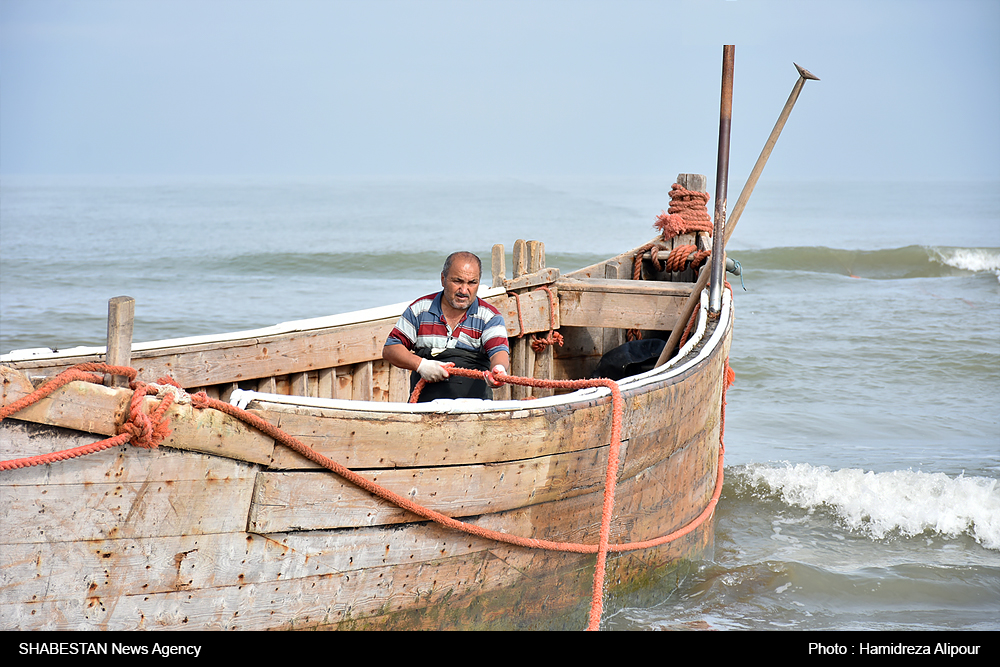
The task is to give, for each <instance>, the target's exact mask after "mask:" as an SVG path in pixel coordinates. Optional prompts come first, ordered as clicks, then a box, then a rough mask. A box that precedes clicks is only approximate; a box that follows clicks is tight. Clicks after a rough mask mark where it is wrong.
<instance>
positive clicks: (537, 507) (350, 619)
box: [0, 177, 733, 630]
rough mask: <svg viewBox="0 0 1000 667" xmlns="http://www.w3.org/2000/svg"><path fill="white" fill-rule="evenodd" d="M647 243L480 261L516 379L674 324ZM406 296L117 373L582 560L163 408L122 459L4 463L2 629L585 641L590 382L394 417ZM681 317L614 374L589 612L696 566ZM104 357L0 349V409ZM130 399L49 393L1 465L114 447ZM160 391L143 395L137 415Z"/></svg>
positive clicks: (717, 375)
mask: <svg viewBox="0 0 1000 667" xmlns="http://www.w3.org/2000/svg"><path fill="white" fill-rule="evenodd" d="M702 178H703V177H702ZM696 237H697V238H696ZM706 239H707V235H705V234H703V233H699V234H689V235H687V236H686V237H680V238H677V239H675V240H673V243H674V244H675V245H679V244H684V243H690V242H695V243H700V244H701V245H702V246H703V245H704V244H705V242H706ZM648 248H649V244H646V246H643V247H641V248H637V249H633V250H631V251H629V252H625V253H623V254H621V255H618V256H616V257H613V258H610V259H608V260H606V261H604V262H601V263H599V264H595V265H593V266H589V267H586V268H582V269H579V270H576V271H573V272H571V273H568V274H566V275H561V274H560V272H559V271H558V270H557V269H554V268H548V267H546V266H545V260H544V247H543V246H542V244H540V243H535V242H529V243H525V242H523V241H518V242H517V243H515V246H514V252H513V262H514V272H513V273H514V275H513V276H512V277H511V278H507V277H506V276H505V275H504V274H505V270H504V264H505V257H506V255H505V253H504V250H503V248H502V246H496V247H494V255H493V258H492V259H493V268H494V279H493V287H491V288H483V289H481V290H480V296H481V297H483V298H485V299H486V300H487V301H489V302H490V303H492V304H494V305H495V306H496V307H497V308H498V309H500V311H501V312H502V313H503V314H504V316H505V320H506V322H507V328H508V333H509V335H510V340H511V343H512V346H511V347H512V368H511V373H512V375H515V376H521V377H526V378H542V379H551V380H556V381H568V380H573V379H581V378H589V377H590V376H591V374H592V373H593V372H594V370H595V368H596V367H597V364H598V362H599V360H600V358H601V357H602V355H604V353H605V352H607V351H609V350H611V349H613V348H616V347H618V346H620V345H622V344H623V343H624V342H625V340H626V337H627V334H626V332H627V331H628V330H631V329H640V330H643V332H644V334H645V337H647V338H648V337H653V336H661V337H663V336H664V335H665V334H666V333H669V332H671V331H672V330H674V329H677V328H678V327H684V326H685V325H686V324H687V322H688V320H687V318H683V319H682V310H683V307H684V305H685V303H686V302H687V301H688V298H689V296H690V295H691V293H692V290H693V287H694V283H693V278H694V273H693V272H692V271H691V270H687V273H684V274H678V273H674V274H670V273H667V272H666V271H664V270H657V268H656V267H655V266H654V264H653V260H652V258H650V257H649V253H648V252H646V251H647V250H648ZM637 256H638V257H639V266H640V275H639V276H638V277H639V278H640V279H639V280H636V279H634V276H633V272H634V268H635V266H636V257H637ZM671 278H677V279H678V280H671ZM541 288H546V289H545V290H543V289H541ZM699 291H700V290H699ZM550 295H551V298H550ZM696 296H697V295H696ZM701 297H702V298H707V292H706V294H704V295H701ZM404 305H405V304H398V305H396V306H389V307H386V308H380V309H374V310H369V311H361V312H356V313H349V314H346V315H340V316H334V317H330V318H321V319H318V320H307V321H300V322H294V323H289V324H286V325H279V326H276V327H271V328H269V329H262V330H256V331H250V332H242V333H238V334H232V335H228V336H218V337H199V338H191V339H180V340H170V341H158V342H154V343H147V344H137V345H135V346H134V348H133V349H132V350H131V366H132V367H133V368H135V369H136V370H137V371H138V376H139V379H140V380H145V381H146V382H154V381H155V380H156V379H157V378H160V377H161V376H169V377H170V378H173V380H175V381H176V382H177V383H178V384H179V385H180V386H181V387H183V388H184V389H185V390H186V391H187V392H188V394H189V395H190V394H194V393H195V392H205V396H208V397H212V398H214V399H217V400H219V401H220V402H227V403H230V404H236V405H238V406H239V407H240V408H245V410H246V412H247V413H249V414H252V415H256V416H258V417H260V418H263V419H264V420H266V421H267V422H269V423H270V424H272V425H274V426H275V427H277V428H278V429H280V430H281V431H282V432H283V433H286V434H289V435H290V436H292V437H293V438H295V439H297V440H298V441H299V442H301V443H303V444H304V445H306V446H308V447H309V448H312V449H313V450H315V451H317V452H320V453H321V454H323V455H325V456H327V457H329V458H330V459H333V460H335V461H337V462H339V463H340V464H342V465H343V466H345V467H346V468H349V469H350V470H351V471H354V472H355V473H357V474H358V475H359V476H361V477H364V478H365V479H367V480H371V482H374V483H375V484H377V485H379V486H380V487H382V488H385V489H388V490H390V491H392V492H394V493H396V494H398V495H399V496H401V497H404V498H407V499H410V500H411V501H412V502H415V503H417V504H419V505H421V506H423V507H426V508H428V509H429V510H432V511H433V512H437V513H440V514H441V515H443V516H446V517H451V518H454V519H458V520H459V521H461V522H463V523H464V524H466V525H469V526H474V527H476V528H477V529H480V530H492V531H497V532H498V533H503V534H505V535H509V536H518V537H522V538H530V539H534V540H540V541H544V542H542V543H543V544H546V543H570V544H576V545H587V546H588V548H590V552H589V553H578V552H573V551H557V550H555V551H554V550H550V549H546V548H533V547H526V546H520V545H517V544H510V543H506V542H503V541H498V540H495V539H492V538H489V537H484V536H483V535H482V534H469V533H466V532H462V531H461V530H456V529H454V528H453V527H450V526H447V525H442V524H440V523H438V522H435V521H431V520H428V519H427V518H426V517H424V516H418V515H415V514H413V513H412V512H409V511H407V510H405V509H401V508H400V507H397V506H395V505H393V504H392V503H390V502H387V501H386V500H384V499H383V498H380V497H378V496H375V495H372V494H371V493H370V492H369V491H367V490H365V489H363V488H359V487H358V486H356V485H354V484H352V483H350V482H348V481H345V479H344V478H342V477H341V476H338V475H337V474H333V473H331V472H329V471H328V470H325V469H323V468H321V467H320V466H318V465H317V464H316V463H315V462H314V461H312V460H309V459H307V458H306V457H304V456H302V455H301V454H299V453H297V452H295V451H293V450H291V449H289V448H287V447H285V446H284V445H282V444H278V443H277V442H276V441H275V439H274V437H272V436H271V435H267V434H265V433H262V432H261V431H259V430H257V429H255V428H253V427H252V426H250V425H248V424H247V423H245V422H243V421H241V420H240V419H238V418H237V417H234V416H232V415H230V414H227V413H225V412H222V411H220V410H217V409H214V408H212V407H195V406H194V405H192V404H190V403H187V404H185V403H183V402H181V401H177V402H174V403H173V404H172V405H170V407H169V409H168V410H167V412H166V419H167V420H168V421H169V425H170V428H171V429H172V433H171V434H170V435H169V436H168V437H167V438H166V439H164V440H163V441H162V443H160V446H159V447H157V448H154V449H144V448H139V447H135V446H130V445H122V446H116V447H112V448H109V449H105V450H103V451H100V452H97V453H93V454H89V455H86V456H80V457H77V458H72V459H68V460H62V461H56V462H52V463H47V464H44V465H34V466H30V467H23V468H17V469H10V470H5V471H3V472H0V503H2V506H3V508H4V516H5V518H4V527H5V530H4V531H3V532H2V535H0V627H3V628H4V629H74V630H80V629H118V630H131V629H166V628H200V629H248V630H257V629H297V628H348V629H355V628H463V629H469V628H563V627H566V628H572V629H581V628H583V627H584V626H585V625H586V618H587V614H588V613H589V610H590V609H591V607H592V597H593V591H592V587H593V586H594V584H595V567H597V563H598V561H599V560H600V557H599V555H596V554H595V553H594V550H595V549H596V548H597V545H598V543H599V537H600V532H601V529H602V502H603V499H604V498H605V492H606V484H605V482H606V480H605V477H606V474H607V470H608V469H609V461H608V456H609V451H611V450H612V446H613V445H614V443H613V442H612V420H613V401H612V396H611V392H610V390H609V389H608V388H606V387H588V388H583V389H575V390H573V389H567V388H560V387H554V388H553V387H548V388H545V387H527V386H516V385H506V386H505V387H504V388H503V389H502V390H498V392H497V395H496V397H495V398H496V400H494V401H481V400H439V401H435V402H432V403H417V404H412V403H407V402H406V401H407V398H408V396H409V384H408V377H407V373H405V372H403V371H401V370H399V369H396V368H393V367H390V366H389V365H388V364H387V363H386V362H384V361H383V360H382V359H381V347H382V344H383V341H384V340H385V338H386V335H387V334H388V332H389V330H390V329H391V327H392V326H393V324H394V322H395V320H396V318H397V317H398V315H399V313H400V312H401V311H402V308H403V307H404ZM697 312H698V315H697V324H696V325H695V326H694V327H693V328H692V332H691V334H690V336H689V339H688V340H687V341H686V342H685V343H684V345H683V347H681V348H680V349H679V351H678V353H677V354H676V355H673V356H672V358H670V360H669V361H668V362H667V363H665V364H663V365H661V366H659V367H657V368H655V369H653V370H651V371H647V372H643V373H640V374H638V375H635V376H632V377H628V378H624V379H621V380H620V381H619V382H618V387H619V391H620V394H621V397H622V399H623V403H624V412H623V415H622V425H621V435H620V450H619V453H618V456H617V474H616V475H615V480H616V482H615V495H614V507H613V516H612V518H611V520H610V524H609V526H610V527H609V540H610V544H611V545H612V547H611V549H610V553H609V554H608V555H607V561H606V576H605V577H604V581H605V582H606V585H605V590H604V591H598V592H597V597H602V598H603V596H604V595H606V596H608V598H609V599H611V600H618V599H620V598H621V596H625V595H629V594H631V593H633V592H635V591H641V590H648V589H649V587H651V586H653V585H654V584H656V582H658V581H662V580H663V579H664V577H666V576H667V575H668V574H670V573H672V572H676V571H677V568H679V567H683V566H684V565H685V564H686V563H692V562H697V561H698V560H699V559H701V558H704V557H706V556H709V555H710V553H711V549H712V546H713V521H712V518H711V515H712V507H713V506H714V498H717V497H718V488H719V484H720V481H721V468H720V466H721V457H720V443H721V436H722V420H723V402H724V382H725V376H726V369H727V355H728V350H729V345H730V340H731V335H732V323H733V312H732V303H731V299H730V296H729V294H728V292H726V294H725V299H724V302H723V308H722V311H721V313H719V315H718V316H717V317H708V316H707V315H706V308H705V307H702V308H700V309H699V310H698V311H697ZM550 330H553V331H554V332H557V333H559V334H561V336H562V339H563V340H562V344H561V345H549V346H547V347H544V349H542V347H543V346H542V345H538V344H536V347H538V348H539V351H537V352H536V351H535V350H534V349H533V348H532V345H531V343H532V336H533V335H537V336H538V337H545V336H546V334H549V332H550ZM550 340H551V339H550ZM105 354H106V348H97V349H76V350H70V351H64V352H58V353H56V352H51V351H48V352H46V353H44V354H40V353H39V352H38V351H37V350H36V351H29V352H27V353H11V354H9V355H6V356H4V357H3V358H2V359H0V363H2V372H3V377H4V385H3V404H4V405H5V406H9V405H10V404H12V403H13V402H14V401H16V400H18V399H20V398H21V397H23V396H25V395H28V394H30V393H31V392H32V391H33V390H34V389H35V388H36V387H37V386H38V385H39V384H40V383H42V382H43V381H44V380H46V379H49V378H52V377H54V376H57V375H58V374H59V373H61V372H63V371H65V370H66V369H68V368H70V367H72V366H74V365H77V364H80V363H88V362H100V361H105V360H106V356H105ZM176 393H177V394H179V395H180V397H181V398H183V396H184V394H183V392H176ZM132 396H133V391H132V390H130V389H128V388H127V387H120V388H119V387H108V386H104V385H103V384H96V383H92V382H84V381H73V382H70V383H68V384H66V385H65V386H63V387H61V388H60V389H57V390H56V391H54V392H53V393H51V394H50V395H49V396H47V397H46V398H43V399H41V400H40V401H38V402H37V403H34V404H32V405H31V406H29V407H26V408H24V409H23V410H20V411H19V412H17V413H16V414H14V415H13V416H11V417H9V418H7V419H4V420H3V421H2V422H0V438H2V452H3V453H2V455H0V459H4V460H10V459H18V458H22V457H31V456H37V455H40V454H46V453H50V452H55V451H61V450H65V449H67V448H70V447H74V446H77V445H81V444H86V443H91V442H94V441H96V440H101V439H102V438H106V437H108V436H112V435H114V434H115V433H116V431H117V430H118V429H119V425H120V424H121V423H122V422H123V421H124V419H125V413H126V412H127V406H128V402H129V400H130V398H131V397H132ZM161 400H162V399H159V398H156V397H153V396H146V397H145V398H144V399H143V401H144V403H143V406H144V407H143V409H144V410H145V411H146V412H150V411H152V410H153V409H154V408H155V407H157V406H158V405H160V404H161ZM699 517H700V518H701V519H704V520H701V522H700V523H699V520H700V519H699ZM678 531H680V532H685V531H687V532H686V534H683V535H682V536H679V537H677V538H676V539H671V540H670V541H667V542H665V543H662V544H659V545H658V546H653V547H649V548H644V549H635V550H630V551H621V552H618V551H616V550H615V548H614V546H613V545H615V544H633V543H640V542H643V541H648V540H654V539H655V538H660V537H663V536H668V537H669V536H670V535H671V534H672V533H676V532H678Z"/></svg>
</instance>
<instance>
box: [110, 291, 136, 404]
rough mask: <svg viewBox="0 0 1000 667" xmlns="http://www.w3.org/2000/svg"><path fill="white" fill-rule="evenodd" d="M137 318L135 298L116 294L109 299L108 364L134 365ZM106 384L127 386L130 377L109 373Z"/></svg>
mask: <svg viewBox="0 0 1000 667" xmlns="http://www.w3.org/2000/svg"><path fill="white" fill-rule="evenodd" d="M134 320H135V299H133V298H132V297H130V296H116V297H114V298H113V299H111V300H110V301H108V338H107V351H108V365H109V366H126V367H127V366H131V365H132V325H133V322H134ZM104 384H106V385H108V386H109V387H127V386H128V378H127V377H125V376H122V375H108V376H106V377H105V378H104Z"/></svg>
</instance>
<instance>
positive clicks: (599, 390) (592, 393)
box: [230, 289, 733, 418]
mask: <svg viewBox="0 0 1000 667" xmlns="http://www.w3.org/2000/svg"><path fill="white" fill-rule="evenodd" d="M723 294H724V298H723V307H722V310H721V311H720V314H719V319H718V325H717V326H716V328H715V329H714V331H712V332H711V335H710V336H709V338H708V340H707V341H706V340H703V339H704V337H705V333H706V329H707V327H708V316H707V315H708V290H707V289H706V290H704V291H703V292H702V294H701V308H700V309H699V315H698V322H697V325H696V329H695V331H694V332H693V333H692V335H691V337H690V339H689V340H688V341H687V342H686V343H685V344H684V346H683V347H682V348H681V349H680V350H679V351H678V353H677V354H676V355H674V357H673V358H672V359H670V360H669V361H668V362H666V363H665V364H663V365H662V366H659V367H657V368H654V369H652V370H649V371H645V372H643V373H639V374H637V375H633V376H630V377H628V378H625V380H624V381H622V382H619V383H618V388H619V391H621V393H622V395H623V396H624V397H626V398H627V397H628V396H629V395H632V394H635V393H636V392H639V391H640V390H645V391H649V390H651V389H654V388H655V386H651V385H662V384H666V383H668V382H670V381H677V380H679V379H682V378H683V377H684V376H685V375H686V374H687V372H688V371H691V370H692V369H694V368H695V367H696V366H698V365H699V364H700V363H701V362H703V361H704V360H706V359H707V358H708V357H710V356H711V355H712V354H713V353H714V350H715V349H716V348H717V347H718V346H719V345H720V344H721V342H722V341H723V339H724V338H725V336H726V332H727V330H728V329H729V327H730V324H731V318H732V308H733V303H732V292H731V291H730V290H728V289H726V290H724V291H723ZM699 345H701V348H700V349H698V350H697V353H696V354H695V355H694V356H691V353H692V351H695V350H696V348H698V346H699ZM610 396H611V390H610V389H608V388H607V387H587V388H584V389H577V390H575V391H573V392H570V393H567V394H557V395H554V396H548V397H542V398H535V399H531V400H530V401H517V400H507V401H487V400H482V399H437V400H434V401H430V402H427V403H391V402H383V401H355V400H350V399H339V398H316V397H310V396H292V395H285V394H271V393H265V392H257V391H250V390H243V389H236V390H234V392H233V394H232V396H231V398H230V403H231V404H232V405H235V406H236V407H238V408H241V409H263V410H264V411H274V412H282V411H286V410H295V409H299V408H317V409H322V410H330V411H331V412H335V413H337V414H336V415H330V417H339V418H364V417H366V416H369V417H370V416H374V415H386V414H389V415H392V414H396V415H406V414H439V415H477V414H493V413H505V412H506V413H511V416H512V417H521V416H530V415H532V414H536V413H538V412H543V411H546V410H549V409H552V408H563V409H565V408H570V409H573V408H575V407H584V406H583V405H582V404H590V405H592V404H595V403H598V402H602V401H603V400H606V399H609V398H610Z"/></svg>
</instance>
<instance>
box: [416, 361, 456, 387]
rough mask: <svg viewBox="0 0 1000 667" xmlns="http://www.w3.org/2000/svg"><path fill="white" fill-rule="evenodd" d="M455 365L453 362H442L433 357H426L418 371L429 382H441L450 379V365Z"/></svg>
mask: <svg viewBox="0 0 1000 667" xmlns="http://www.w3.org/2000/svg"><path fill="white" fill-rule="evenodd" d="M454 365H455V364H453V363H447V364H442V363H441V362H440V361H434V360H433V359H424V360H422V361H421V362H420V365H419V366H417V372H418V373H420V377H422V378H423V379H425V380H427V381H428V382H440V381H441V380H447V379H448V367H449V366H454Z"/></svg>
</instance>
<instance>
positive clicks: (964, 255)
mask: <svg viewBox="0 0 1000 667" xmlns="http://www.w3.org/2000/svg"><path fill="white" fill-rule="evenodd" d="M933 252H934V255H935V256H934V257H932V259H934V260H936V261H938V262H940V263H942V264H945V265H947V266H953V267H955V268H956V269H962V270H963V271H973V272H975V273H985V272H989V273H994V274H996V276H997V279H998V280H1000V252H998V251H997V250H994V249H987V248H934V249H933Z"/></svg>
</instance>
